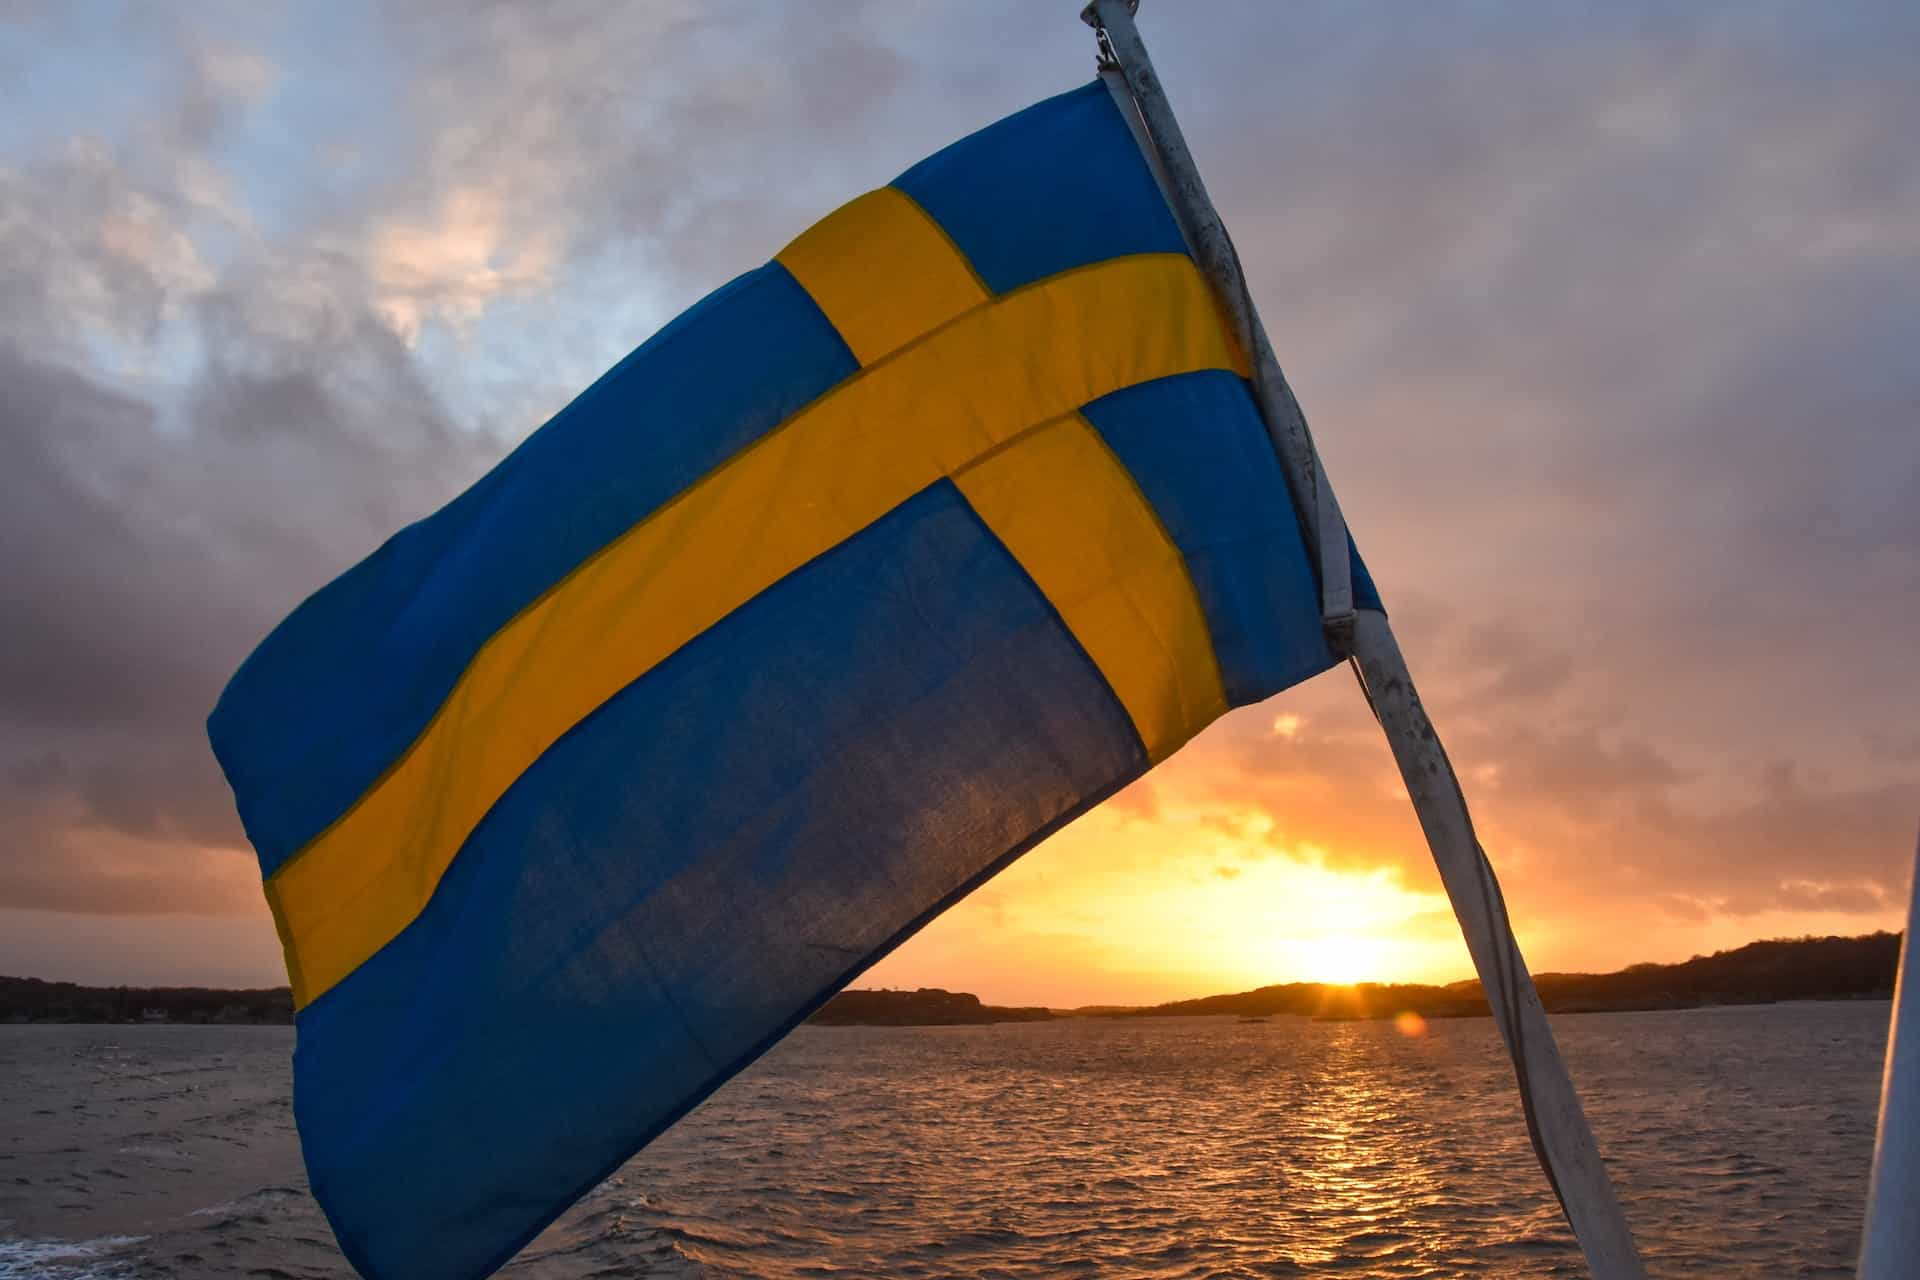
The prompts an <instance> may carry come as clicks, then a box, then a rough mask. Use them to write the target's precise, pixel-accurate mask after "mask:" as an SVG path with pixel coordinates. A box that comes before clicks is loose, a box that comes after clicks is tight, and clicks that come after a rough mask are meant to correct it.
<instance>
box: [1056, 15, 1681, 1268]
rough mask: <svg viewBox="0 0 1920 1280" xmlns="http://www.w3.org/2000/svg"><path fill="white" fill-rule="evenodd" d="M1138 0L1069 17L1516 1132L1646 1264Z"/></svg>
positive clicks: (1606, 1238)
mask: <svg viewBox="0 0 1920 1280" xmlns="http://www.w3.org/2000/svg"><path fill="white" fill-rule="evenodd" d="M1137 8H1138V0H1092V3H1090V4H1088V5H1087V7H1086V9H1085V10H1084V11H1083V12H1082V14H1081V17H1082V18H1083V19H1084V20H1085V21H1086V22H1087V24H1088V25H1089V26H1091V27H1093V28H1094V29H1095V30H1096V31H1097V32H1098V33H1099V35H1100V40H1101V50H1102V53H1103V55H1104V56H1105V58H1106V59H1108V60H1109V62H1110V63H1111V66H1110V67H1106V66H1103V73H1105V74H1108V75H1109V76H1111V74H1113V73H1116V72H1117V74H1118V75H1119V76H1120V77H1122V78H1123V80H1124V87H1125V90H1126V93H1127V96H1129V97H1130V98H1131V101H1132V104H1133V106H1134V108H1135V110H1136V111H1137V112H1138V117H1137V119H1133V120H1130V121H1129V123H1130V124H1132V125H1134V127H1135V133H1136V136H1137V137H1139V138H1140V140H1141V141H1142V143H1143V147H1144V149H1145V150H1146V152H1147V155H1148V159H1149V161H1150V162H1151V163H1152V164H1153V167H1154V170H1155V174H1156V176H1157V177H1159V178H1160V180H1161V183H1162V185H1163V186H1164V188H1165V190H1166V194H1167V198H1168V201H1169V203H1170V204H1171V205H1172V206H1173V209H1174V212H1175V215H1176V217H1177V218H1178V219H1179V221H1180V224H1181V230H1182V231H1183V232H1184V233H1185V235H1186V238H1187V243H1188V245H1189V247H1190V248H1191V249H1192V250H1193V253H1194V257H1195V260H1196V261H1198V262H1199V264H1200V267H1201V269H1202V270H1203V271H1204V272H1205V273H1206V275H1207V277H1208V279H1209V281H1210V282H1211V283H1212V285H1213V287H1214V289H1215V291H1216V292H1217V293H1218V295H1219V296H1220V298H1221V300H1222V303H1223V304H1224V306H1225V308H1226V311H1227V313H1228V316H1229V317H1230V319H1231V320H1232V322H1233V324H1234V326H1235V328H1236V329H1237V330H1238V336H1239V338H1240V340H1241V341H1242V343H1244V344H1245V346H1246V348H1247V350H1248V351H1249V353H1250V354H1251V355H1252V357H1253V365H1254V378H1253V386H1254V394H1255V398H1256V399H1257V400H1258V401H1259V405H1260V410H1261V415H1262V417H1263V418H1264V419H1265V420H1266V426H1267V432H1268V435H1269V436H1270V437H1271V438H1272V440H1273V444H1274V449H1275V452H1276V453H1277V454H1278V455H1279V457H1280V461H1281V465H1282V467H1283V469H1284V470H1285V473H1286V476H1287V485H1288V489H1289V491H1290V493H1291V495H1292V497H1293V501H1294V506H1295V509H1296V510H1297V511H1299V512H1300V513H1301V515H1302V517H1303V518H1302V521H1301V523H1302V526H1303V530H1302V531H1303V533H1304V534H1305V535H1306V537H1307V541H1308V543H1309V546H1310V548H1311V549H1312V551H1313V553H1314V555H1315V556H1316V559H1317V561H1318V563H1319V565H1320V568H1321V581H1322V616H1323V621H1324V622H1325V623H1326V625H1327V630H1328V637H1329V640H1330V641H1331V642H1332V643H1333V644H1334V645H1335V646H1336V649H1337V650H1338V651H1342V652H1347V653H1350V654H1351V655H1352V657H1353V658H1354V660H1355V662H1356V663H1357V665H1358V667H1359V670H1360V675H1361V679H1362V682H1363V683H1364V685H1365V687H1366V689H1367V692H1368V695H1369V697H1370V698H1371V699H1372V702H1373V707H1374V713H1375V715H1377V716H1378V717H1379V720H1380V725H1381V728H1382V729H1383V730H1384V731H1385V732H1386V736H1387V741H1388V743H1389V745H1390V746H1391V747H1392V749H1393V756H1394V760H1395V762H1396V763H1397V764H1398V765H1399V767H1400V776H1401V777H1402V778H1403V779H1404V780H1405V782H1406V786H1407V793H1408V795H1409V796H1410V797H1411V799H1412V801H1413V807H1414V811H1415V812H1416V814H1417V815H1418V816H1419V819H1420V826H1421V829H1422V831H1424V832H1425V834H1426V838H1427V844H1428V847H1429V848H1431V849H1432V851H1433V858H1434V862H1435V864H1436V865H1437V866H1438V867H1439V870H1440V879H1441V883H1442V884H1443V885H1444V886H1445V888H1446V891H1447V897H1448V899H1449V900H1450V901H1451V902H1452V904H1453V911H1454V915H1455V916H1456V917H1457V918H1458V920H1459V921H1460V929H1461V932H1462V934H1463V935H1464V936H1465V938H1466V943H1467V950H1468V952H1469V953H1470V954H1471V955H1472V957H1473V963H1474V968H1475V969H1476V970H1477V971H1478V973H1479V975H1480V982H1481V986H1482V987H1483V988H1484V990H1485V992H1486V995H1487V1001H1488V1003H1489V1005H1490V1006H1491V1007H1492V1010H1493V1015H1494V1022H1495V1024H1496V1025H1497V1026H1498V1027H1499V1029H1500V1034H1501V1037H1502V1039H1503V1040H1505V1042H1506V1046H1507V1052H1508V1053H1509V1055H1511V1057H1512V1059H1513V1064H1514V1073H1515V1077H1516V1080H1517V1082H1518V1085H1519V1089H1520V1097H1521V1103H1522V1107H1523V1110H1524V1112H1525V1114H1526V1119H1527V1129H1528V1134H1529V1136H1530V1137H1531V1138H1532V1140H1533V1146H1534V1151H1535V1153H1536V1154H1537V1155H1538V1156H1539V1159H1540V1166H1541V1168H1542V1170H1544V1171H1545V1173H1546V1175H1547V1181H1548V1184H1549V1185H1550V1186H1551V1187H1552V1188H1553V1191H1554V1194H1555V1195H1556V1196H1557V1197H1558V1198H1559V1200H1560V1204H1561V1207H1562V1208H1563V1209H1564V1211H1565V1213H1566V1216H1567V1221H1568V1222H1569V1224H1571V1226H1572V1227H1573V1231H1574V1235H1575V1236H1576V1237H1577V1238H1578V1240H1579V1242H1580V1247H1581V1250H1582V1251H1583V1252H1584V1253H1585V1255H1586V1259H1587V1266H1588V1268H1589V1269H1590V1270H1591V1271H1592V1273H1593V1275H1594V1277H1595V1280H1644V1277H1645V1275H1646V1271H1645V1268H1644V1267H1643V1265H1642V1264H1641V1261H1640V1255H1639V1251H1638V1250H1637V1249H1636V1248H1635V1246H1634V1242H1633V1235H1632V1232H1631V1231H1630V1230H1629V1229H1628V1227H1627V1221H1626V1215H1625V1214H1624V1213H1623V1212H1622V1211H1621V1208H1620V1202H1619V1199H1618V1197H1617V1196H1616V1195H1615V1194H1614V1190H1613V1184H1612V1182H1611V1181H1610V1180H1609V1178H1608V1176H1607V1170H1606V1166H1605V1164H1604V1163H1603V1162H1602V1160H1601V1158H1600V1150H1599V1146H1598V1144H1597V1143H1596V1142H1595V1141H1594V1137H1593V1131H1592V1129H1591V1128H1590V1127H1589V1126H1588V1124H1587V1119H1586V1113H1585V1112H1584V1111H1583V1110H1582V1108H1581V1106H1580V1098H1579V1095H1578V1093H1576V1091H1575V1090H1574V1087H1573V1080H1572V1078H1571V1077H1570V1076H1569V1075H1568V1074H1567V1068H1566V1064H1565V1063H1564V1062H1563V1061H1562V1060H1561V1057H1560V1050H1559V1047H1558V1046H1557V1045H1556V1043H1555V1042H1554V1038H1553V1030H1552V1028H1551V1026H1549V1025H1548V1022H1547V1015H1546V1010H1545V1009H1544V1008H1543V1007H1542V1006H1541V1004H1540V996H1539V993H1538V992H1537V991H1536V990H1535V989H1534V985H1533V979H1532V977H1531V976H1530V975H1529V974H1528V972H1527V966H1526V962H1525V961H1524V960H1523V959H1522V958H1521V955H1520V947H1519V943H1518V942H1517V941H1516V940H1515V939H1514V936H1513V926H1512V923H1511V921H1510V920H1509V919H1508V918H1507V910H1506V904H1505V901H1504V900H1503V899H1502V897H1501V894H1500V886H1499V882H1498V881H1497V880H1496V879H1495V877H1494V873H1493V867H1492V864H1491V863H1489V862H1488V861H1487V857H1486V854H1485V853H1484V851H1483V850H1482V849H1481V847H1480V842H1479V840H1478V839H1477V837H1476V836H1475V835H1474V830H1473V821H1472V818H1471V816H1470V815H1469V814H1468V812H1467V804H1466V797H1465V795H1464V794H1463V792H1462V791H1461V789H1460V784H1459V780H1458V778H1457V777H1456V776H1455V775H1454V772H1453V767H1452V765H1451V764H1450V763H1449V762H1448V759H1447V755H1446V751H1445V749H1444V748H1443V747H1442V746H1441V744H1440V738H1439V735H1438V733H1437V732H1436V731H1435V730H1434V727H1433V723H1432V721H1431V720H1429V719H1428V717H1427V714H1426V710H1425V708H1424V707H1423V706H1422V705H1421V702H1420V695H1419V692H1418V691H1417V690H1416V689H1415V688H1414V684H1413V677H1412V675H1411V674H1410V673H1409V672H1408V670H1407V664H1406V660H1405V658H1404V657H1402V656H1401V653H1400V647H1399V645H1398V643H1397V642H1396V641H1395V639H1394V635H1393V629H1392V627H1391V626H1390V625H1389V624H1388V622H1387V618H1386V615H1385V614H1384V613H1381V612H1379V611H1377V610H1373V609H1361V610H1359V611H1357V612H1355V611H1354V609H1353V604H1352V596H1351V589H1350V584H1349V579H1348V577H1347V574H1348V563H1349V562H1348V538H1347V530H1346V523H1345V521H1344V520H1343V519H1342V518H1341V516H1340V509H1339V505H1338V503H1337V502H1336V501H1335V500H1334V497H1333V489H1332V486H1331V484H1329V483H1328V481H1327V478H1326V473H1325V470H1324V469H1323V468H1322V467H1321V465H1320V460H1319V456H1318V454H1317V453H1316V451H1315V449H1314V447H1313V439H1312V436H1311V434H1310V433H1309V432H1308V430H1307V424H1306V418H1305V416H1304V415H1303V414H1302V413H1301V411H1300V406H1299V403H1298V401H1297V400H1295V398H1294V395H1293V392H1292V389H1291V388H1290V387H1288V385H1287V382H1286V379H1285V377H1284V376H1283V375H1282V374H1281V371H1280V365H1279V362H1278V360H1277V359H1276V358H1275V356H1274V354H1273V347H1272V344H1271V343H1270V342H1269V341H1268V339H1267V335H1266V330H1265V329H1264V327H1263V326H1262V325H1261V323H1260V317H1259V313H1258V312H1257V311H1256V309H1255V308H1254V305H1253V298H1252V295H1251V293H1250V292H1249V290H1248V288H1247V283H1246V277H1245V275H1244V274H1243V273H1242V271H1241V269H1240V262H1239V256H1238V254H1237V253H1236V252H1235V251H1234V248H1233V241H1232V239H1231V238H1230V237H1229V236H1228V234H1227V229H1226V224H1225V223H1224V222H1222V221H1221V218H1220V214H1219V212H1218V211H1217V210H1216V209H1215V208H1214V206H1213V202H1212V200H1211V199H1210V198H1209V197H1208V195H1207V189H1206V185H1205V183H1203V182H1202V181H1201V178H1200V171H1199V168H1198V167H1197V166H1196V165H1195V164H1194V160H1193V154H1192V152H1191V151H1189V150H1188V148H1187V144H1186V139H1185V137H1184V136H1183V135H1182V134H1181V132H1180V125H1179V122H1178V121H1177V120H1176V119H1175V118H1174V115H1173V108H1172V106H1171V104H1169V102H1168V101H1167V97H1166V93H1165V91H1164V90H1163V89H1162V87H1161V84H1160V79H1159V77H1158V76H1157V75H1156V74H1155V73H1154V70H1153V62H1152V60H1151V59H1150V58H1149V57H1148V56H1147V48H1146V45H1145V43H1144V42H1143V41H1142V40H1141V38H1140V32H1139V30H1138V28H1137V27H1135V25H1134V22H1133V15H1134V11H1135V10H1136V9H1137ZM1112 83H1113V82H1112V80H1111V79H1109V84H1110V85H1112Z"/></svg>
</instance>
